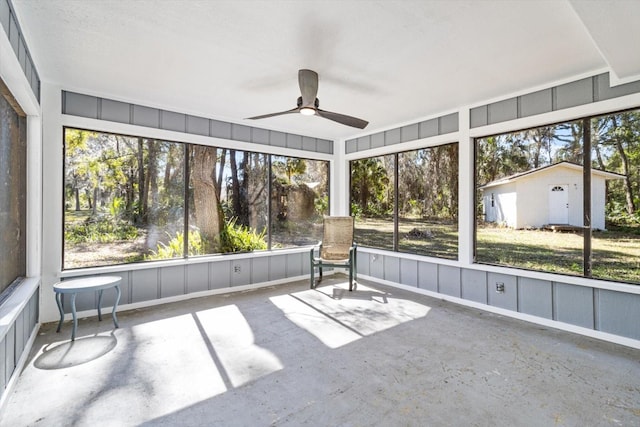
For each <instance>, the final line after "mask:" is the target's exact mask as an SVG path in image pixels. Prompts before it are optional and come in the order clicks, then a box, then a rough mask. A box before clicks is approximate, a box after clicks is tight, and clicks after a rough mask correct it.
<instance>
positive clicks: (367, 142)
mask: <svg viewBox="0 0 640 427" xmlns="http://www.w3.org/2000/svg"><path fill="white" fill-rule="evenodd" d="M356 147H357V148H356V149H357V150H358V151H362V150H368V149H370V148H371V137H369V136H361V137H360V138H358V139H357V141H356Z"/></svg>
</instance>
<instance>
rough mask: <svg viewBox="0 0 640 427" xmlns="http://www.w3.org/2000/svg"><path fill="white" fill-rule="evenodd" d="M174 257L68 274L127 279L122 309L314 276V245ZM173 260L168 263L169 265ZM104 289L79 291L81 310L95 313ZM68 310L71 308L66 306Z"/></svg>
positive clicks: (107, 300)
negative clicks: (130, 266) (175, 260)
mask: <svg viewBox="0 0 640 427" xmlns="http://www.w3.org/2000/svg"><path fill="white" fill-rule="evenodd" d="M171 263H172V262H171V261H168V262H166V263H162V264H165V265H159V264H160V263H154V264H150V265H144V264H139V265H137V266H135V269H130V270H120V271H114V270H113V269H112V268H109V269H105V270H104V272H103V271H102V269H95V271H93V272H92V273H91V274H89V273H88V272H84V271H80V270H78V271H74V272H71V271H70V272H68V273H66V274H65V276H66V277H67V278H68V279H72V278H78V277H82V276H83V275H84V276H89V275H91V276H96V275H101V274H104V275H109V276H120V277H122V283H121V285H120V288H121V291H122V296H121V298H120V303H119V304H118V310H126V309H127V305H134V306H135V307H140V306H145V305H153V304H154V302H155V303H157V302H160V301H162V302H169V301H173V300H179V299H184V298H188V297H193V296H203V295H207V294H213V293H220V292H224V291H225V290H229V291H232V290H234V288H236V287H240V286H244V287H246V286H252V285H255V286H265V285H270V284H278V283H284V282H290V281H293V280H299V279H301V278H305V277H309V271H310V270H309V249H308V248H305V249H294V250H283V251H275V252H266V253H255V254H253V253H252V254H245V255H229V256H221V257H213V258H209V259H207V260H204V259H202V260H197V259H195V260H190V261H188V262H183V261H180V264H178V265H171ZM167 264H168V265H167ZM114 294H115V293H113V292H105V293H104V296H103V301H102V307H103V310H104V307H112V306H113V303H114V302H115V301H114V300H115V295H114ZM97 298H98V293H97V292H95V293H91V292H82V293H79V294H78V295H77V298H76V308H77V310H78V311H79V312H82V311H91V312H93V311H95V307H96V304H97ZM64 310H65V312H66V313H70V312H71V307H70V305H69V304H65V306H64Z"/></svg>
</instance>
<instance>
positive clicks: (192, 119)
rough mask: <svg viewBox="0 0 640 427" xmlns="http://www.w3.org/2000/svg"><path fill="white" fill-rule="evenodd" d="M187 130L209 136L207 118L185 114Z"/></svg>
mask: <svg viewBox="0 0 640 427" xmlns="http://www.w3.org/2000/svg"><path fill="white" fill-rule="evenodd" d="M187 132H189V133H192V134H194V135H204V136H209V120H208V119H205V118H204V117H196V116H187Z"/></svg>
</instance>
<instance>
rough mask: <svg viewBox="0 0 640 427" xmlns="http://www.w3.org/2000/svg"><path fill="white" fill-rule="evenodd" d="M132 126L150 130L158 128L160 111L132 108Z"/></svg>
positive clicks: (138, 107)
mask: <svg viewBox="0 0 640 427" xmlns="http://www.w3.org/2000/svg"><path fill="white" fill-rule="evenodd" d="M133 124H134V125H138V126H146V127H150V128H159V127H160V110H158V109H156V108H149V107H143V106H142V105H134V106H133Z"/></svg>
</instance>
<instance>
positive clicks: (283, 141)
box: [269, 130, 287, 147]
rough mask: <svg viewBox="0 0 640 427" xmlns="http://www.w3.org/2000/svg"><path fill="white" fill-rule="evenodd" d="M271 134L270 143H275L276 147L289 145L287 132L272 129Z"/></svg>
mask: <svg viewBox="0 0 640 427" xmlns="http://www.w3.org/2000/svg"><path fill="white" fill-rule="evenodd" d="M270 134H271V136H270V138H269V144H271V145H273V146H274V147H286V146H287V134H285V133H284V132H276V131H273V130H272V131H271V132H270Z"/></svg>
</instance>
